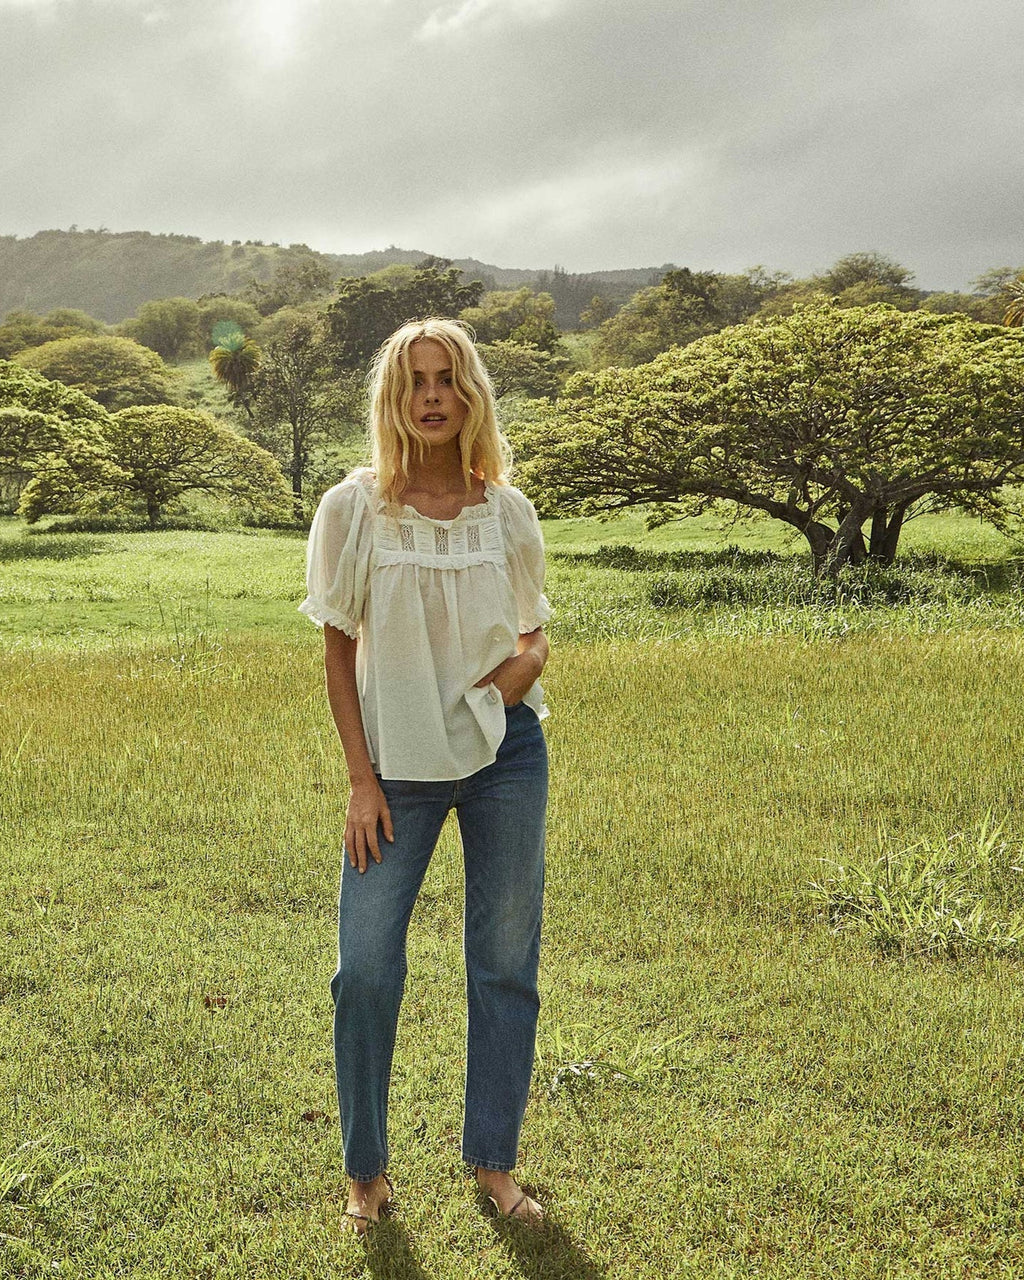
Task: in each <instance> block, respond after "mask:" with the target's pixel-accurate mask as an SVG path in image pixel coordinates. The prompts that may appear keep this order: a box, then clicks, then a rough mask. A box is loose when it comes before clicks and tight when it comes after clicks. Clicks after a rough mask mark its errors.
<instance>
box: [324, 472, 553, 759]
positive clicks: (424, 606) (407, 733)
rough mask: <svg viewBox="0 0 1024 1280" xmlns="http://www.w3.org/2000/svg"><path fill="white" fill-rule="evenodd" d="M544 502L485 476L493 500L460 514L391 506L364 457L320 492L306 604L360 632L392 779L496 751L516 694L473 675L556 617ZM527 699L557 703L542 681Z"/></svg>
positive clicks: (370, 718) (378, 755) (372, 730)
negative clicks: (391, 510) (509, 699)
mask: <svg viewBox="0 0 1024 1280" xmlns="http://www.w3.org/2000/svg"><path fill="white" fill-rule="evenodd" d="M543 587H544V543H543V539H542V536H541V531H540V522H539V520H538V519H537V512H536V511H535V510H534V506H533V503H532V502H531V501H530V500H529V498H527V497H526V495H525V494H523V493H522V492H520V490H519V489H516V488H513V487H512V486H511V485H497V484H492V483H491V482H490V481H486V482H485V500H484V501H483V502H481V503H478V504H476V505H474V506H469V507H464V508H463V509H462V511H460V512H459V514H458V515H457V516H456V517H455V518H454V519H453V520H433V519H431V518H430V517H429V516H424V515H421V514H420V513H419V512H418V511H417V510H416V509H415V508H414V507H411V506H403V507H402V509H401V515H400V516H399V517H395V516H390V515H387V514H385V512H384V504H383V501H382V500H381V499H380V498H379V496H378V494H377V490H376V478H375V476H374V474H373V472H372V471H371V470H370V469H369V468H368V467H360V468H358V469H357V470H355V471H353V472H351V474H350V475H348V476H346V478H345V479H344V480H343V481H342V482H341V483H340V484H336V485H334V487H333V488H331V489H328V490H327V492H326V493H325V494H324V495H323V497H322V498H321V500H320V505H319V506H318V507H317V510H316V515H315V516H314V517H313V523H312V526H311V528H310V531H309V542H308V545H307V548H306V588H307V591H308V593H309V594H308V595H307V597H306V599H305V600H304V601H303V602H302V604H300V605H299V610H300V611H301V612H302V613H304V614H306V615H307V616H308V617H309V618H311V619H312V621H313V622H315V623H316V624H317V625H318V626H320V627H322V626H323V625H324V623H329V624H330V625H331V626H332V627H338V628H340V629H341V630H342V631H344V632H345V634H346V635H348V636H351V637H352V638H353V639H355V640H358V644H357V647H356V685H357V688H358V690H359V703H360V709H361V710H362V715H363V728H364V730H365V735H366V745H367V749H368V750H369V753H370V760H371V761H372V762H373V766H374V770H375V771H376V772H377V773H378V774H379V775H380V776H381V777H382V778H404V779H407V780H411V781H419V782H441V781H448V780H450V779H455V778H465V777H468V776H469V775H470V774H471V773H475V772H476V771H477V770H478V769H482V768H484V766H485V765H489V764H493V763H494V760H495V759H496V757H497V752H498V747H499V746H500V745H501V742H502V740H503V738H504V736H505V704H504V701H503V699H502V696H501V691H500V689H498V687H497V686H496V685H495V684H494V683H493V682H492V683H490V684H487V685H483V686H481V687H480V688H476V687H475V685H476V682H477V681H478V680H479V679H481V677H483V676H485V675H486V674H487V672H488V671H491V670H493V668H494V667H496V666H497V665H498V664H499V663H500V662H503V661H504V659H505V658H507V657H509V656H510V655H512V654H514V653H516V652H517V648H518V646H517V639H518V637H519V635H520V633H524V632H527V631H534V630H536V628H537V627H539V626H540V625H541V624H542V623H544V622H546V621H547V620H548V618H550V617H551V606H550V604H549V603H548V600H547V597H546V596H545V595H544V593H543ZM523 701H524V702H525V703H526V704H527V705H528V706H530V707H532V708H533V709H534V711H535V712H536V713H537V716H538V717H539V719H541V720H543V719H545V718H546V717H547V716H548V715H549V714H550V713H549V709H548V707H547V705H546V704H545V702H544V690H543V689H542V688H541V685H540V682H539V681H534V683H533V684H532V685H531V686H530V688H529V689H528V690H527V692H526V694H525V696H524V697H523Z"/></svg>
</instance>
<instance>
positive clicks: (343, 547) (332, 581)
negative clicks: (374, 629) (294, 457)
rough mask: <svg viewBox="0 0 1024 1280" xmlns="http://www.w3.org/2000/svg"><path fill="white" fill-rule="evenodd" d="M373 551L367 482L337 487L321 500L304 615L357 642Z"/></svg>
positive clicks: (312, 528)
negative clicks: (365, 483) (363, 484)
mask: <svg viewBox="0 0 1024 1280" xmlns="http://www.w3.org/2000/svg"><path fill="white" fill-rule="evenodd" d="M372 550H373V513H372V512H371V510H370V506H369V503H368V501H367V499H366V495H365V494H364V492H363V487H362V484H361V483H359V481H358V480H356V479H354V478H349V479H346V480H343V481H342V482H341V484H336V485H335V486H334V487H333V488H331V489H328V490H327V492H326V493H325V494H324V495H323V497H322V498H321V499H320V503H319V506H318V507H317V509H316V514H315V515H314V516H313V523H312V525H311V526H310V530H309V541H308V543H307V544H306V598H305V600H303V602H302V604H300V605H299V606H298V608H299V612H300V613H304V614H305V615H306V617H308V618H309V619H311V621H313V622H315V623H316V625H317V626H318V627H323V626H324V625H325V624H327V625H330V626H332V627H337V628H338V630H339V631H344V632H345V634H346V635H347V636H349V637H351V638H352V639H353V640H354V639H356V638H357V636H358V633H359V624H360V622H361V621H362V617H363V613H364V611H365V607H366V597H367V592H368V586H369V576H370V567H371V566H370V562H371V559H372Z"/></svg>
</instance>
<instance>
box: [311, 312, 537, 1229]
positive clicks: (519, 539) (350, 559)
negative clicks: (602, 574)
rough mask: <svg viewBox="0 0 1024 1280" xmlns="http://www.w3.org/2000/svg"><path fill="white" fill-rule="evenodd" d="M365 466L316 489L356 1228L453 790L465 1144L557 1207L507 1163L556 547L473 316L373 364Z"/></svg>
mask: <svg viewBox="0 0 1024 1280" xmlns="http://www.w3.org/2000/svg"><path fill="white" fill-rule="evenodd" d="M370 426H371V447H372V465H371V466H367V467H360V468H357V469H356V470H355V471H353V472H352V473H351V474H350V475H349V476H348V477H346V479H345V480H343V481H342V482H341V483H340V484H337V485H335V486H334V487H333V488H331V489H328V491H327V492H326V493H325V494H324V495H323V498H322V499H321V501H320V505H319V507H318V508H317V512H316V515H315V517H314V519H313V524H312V527H311V529H310V535H309V544H308V548H307V573H306V584H307V590H308V596H307V598H306V599H305V601H304V602H303V603H302V604H301V605H300V606H299V608H300V609H301V611H302V612H303V613H305V614H307V615H308V616H309V617H310V618H311V619H312V620H313V621H314V622H315V623H317V624H318V625H320V626H322V627H323V630H324V645H325V666H326V682H327V695H328V700H329V702H330V708H331V713H332V715H333V717H334V722H335V724H336V726H337V729H338V734H339V736H340V738H341V744H342V748H343V750H344V754H345V761H346V765H347V768H348V774H349V779H350V784H351V792H350V798H349V802H348V812H347V815H346V819H345V840H344V861H343V863H342V875H341V892H340V895H339V909H338V915H339V922H338V968H337V972H336V973H335V975H334V978H333V980H332V983H331V992H332V995H333V998H334V1049H335V1069H336V1078H337V1088H338V1105H339V1112H340V1120H341V1129H342V1139H343V1146H344V1154H345V1169H346V1172H347V1174H348V1176H349V1178H350V1179H351V1184H350V1188H349V1201H348V1209H347V1211H346V1212H347V1214H348V1217H349V1221H350V1225H351V1226H352V1228H353V1229H354V1230H355V1231H356V1232H357V1233H359V1234H363V1233H365V1231H367V1230H368V1229H369V1228H370V1226H371V1225H372V1224H373V1223H375V1222H377V1221H378V1219H379V1215H380V1212H381V1210H382V1209H385V1208H387V1207H389V1206H390V1205H391V1203H392V1201H393V1197H394V1188H393V1186H392V1184H391V1181H390V1179H389V1177H388V1174H387V1165H388V1159H389V1152H388V1140H387V1105H388V1085H389V1081H390V1075H391V1064H392V1057H393V1052H394V1044H395V1034H396V1027H397V1022H398V1014H399V1006H400V1004H401V1000H402V993H403V989H404V984H405V977H406V972H407V969H406V954H405V939H406V932H407V929H408V926H409V919H410V916H411V914H412V910H413V906H414V905H415V902H416V897H417V894H418V893H419V889H420V885H421V884H422V881H423V876H424V873H425V871H426V869H427V864H428V863H429V861H430V857H431V854H432V853H433V850H434V847H435V845H436V843H437V839H438V836H439V834H440V830H441V826H442V824H443V823H444V820H445V817H446V815H447V813H448V811H449V810H450V809H454V810H455V813H456V817H457V820H458V824H459V831H460V835H461V840H462V849H463V861H464V865H465V877H466V899H465V918H464V938H463V941H464V950H465V961H466V989H467V996H468V1010H467V1033H466V1080H465V1112H464V1124H463V1132H462V1158H463V1160H464V1161H465V1162H466V1163H467V1164H468V1165H469V1166H470V1167H471V1168H472V1169H473V1170H474V1173H475V1178H476V1181H477V1185H478V1186H479V1187H480V1188H481V1190H482V1192H483V1193H484V1194H486V1196H487V1198H488V1199H489V1200H490V1202H491V1203H492V1204H493V1206H494V1209H495V1211H496V1212H497V1213H499V1214H504V1215H508V1216H512V1217H515V1218H518V1219H524V1220H528V1221H533V1222H538V1221H540V1220H541V1219H542V1217H543V1210H542V1208H541V1206H540V1205H539V1204H538V1203H537V1201H536V1200H534V1199H532V1198H531V1197H530V1196H528V1195H527V1194H526V1193H525V1192H524V1191H523V1190H522V1188H521V1187H520V1186H519V1184H518V1183H517V1181H516V1180H515V1178H513V1176H512V1170H513V1168H514V1166H515V1164H516V1158H517V1154H518V1144H519V1133H520V1128H521V1125H522V1120H523V1114H524V1110H525V1107H526V1099H527V1094H528V1091H529V1086H530V1076H531V1073H532V1069H533V1060H534V1045H535V1038H536V1028H537V1015H538V1010H539V1007H540V1000H539V997H538V994H537V968H538V957H539V951H540V935H541V913H542V902H543V892H544V835H545V817H546V809H547V794H548V756H547V745H546V742H545V738H544V731H543V729H542V727H541V721H542V720H543V719H544V718H545V717H546V716H547V715H548V708H547V706H546V705H545V703H544V692H543V689H542V688H541V685H540V684H539V682H538V677H539V676H540V674H541V672H542V671H543V669H544V664H545V662H546V661H547V657H548V641H547V637H546V636H545V634H544V632H543V630H542V624H543V623H544V622H545V621H546V620H547V619H548V618H549V617H550V616H551V608H550V605H549V604H548V601H547V599H546V597H545V595H544V593H543V587H544V547H543V542H542V539H541V532H540V525H539V522H538V519H537V513H536V511H535V510H534V507H533V505H532V503H531V502H530V500H529V499H528V498H527V497H526V496H525V495H524V494H523V493H521V492H520V491H519V490H518V489H517V488H515V487H513V486H512V485H510V484H509V483H508V481H507V479H506V470H507V468H508V466H509V464H510V450H509V447H508V444H507V441H506V440H505V438H504V437H503V436H502V434H501V433H500V432H499V430H498V426H497V422H496V419H495V412H494V397H493V394H492V391H491V385H490V382H489V380H488V376H487V372H486V370H485V368H484V366H483V364H482V363H481V360H480V357H479V355H478V353H477V351H476V348H475V347H474V346H473V342H472V340H471V337H470V334H469V332H468V331H467V329H466V328H465V327H464V326H462V325H460V324H458V323H457V322H454V321H450V320H442V319H429V320H423V321H417V322H414V323H410V324H406V325H404V326H403V327H402V328H400V329H399V330H398V331H397V332H396V333H394V334H392V336H391V337H390V338H389V339H388V340H387V341H386V342H385V343H384V345H383V346H382V347H381V349H380V351H379V352H378V353H377V356H376V357H375V360H374V364H373V369H372V374H371V404H370Z"/></svg>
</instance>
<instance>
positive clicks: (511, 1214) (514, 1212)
mask: <svg viewBox="0 0 1024 1280" xmlns="http://www.w3.org/2000/svg"><path fill="white" fill-rule="evenodd" d="M525 1199H526V1193H525V1192H524V1193H523V1194H522V1195H521V1196H520V1197H519V1199H518V1200H517V1201H516V1202H515V1204H514V1205H513V1206H512V1208H511V1209H509V1211H508V1217H510V1218H514V1217H515V1216H516V1210H517V1209H518V1208H519V1206H520V1205H521V1204H522V1203H523V1201H524V1200H525Z"/></svg>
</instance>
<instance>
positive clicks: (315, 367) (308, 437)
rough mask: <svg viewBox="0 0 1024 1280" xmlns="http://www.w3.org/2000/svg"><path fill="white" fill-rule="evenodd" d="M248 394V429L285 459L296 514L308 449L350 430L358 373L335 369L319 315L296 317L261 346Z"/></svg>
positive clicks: (358, 399)
mask: <svg viewBox="0 0 1024 1280" xmlns="http://www.w3.org/2000/svg"><path fill="white" fill-rule="evenodd" d="M252 397H253V401H254V404H255V409H254V414H253V424H252V428H251V431H250V434H251V435H252V437H253V439H255V440H257V441H258V442H259V443H260V444H261V445H263V447H264V448H266V449H268V450H269V451H270V452H271V453H273V454H274V455H275V456H276V457H277V458H278V459H279V460H282V461H283V462H284V464H285V468H286V470H287V472H288V474H289V475H290V477H291V487H292V493H293V495H294V498H295V506H296V510H297V514H298V512H299V510H300V509H301V499H302V490H303V479H304V476H305V473H306V469H307V467H308V465H309V461H310V455H311V451H312V450H313V448H314V447H315V446H316V445H318V444H322V443H324V442H325V441H326V440H327V439H329V438H331V437H332V436H333V437H334V438H339V437H341V438H343V437H344V436H346V435H348V434H351V431H352V424H353V422H354V421H355V420H356V419H357V417H358V415H359V410H360V407H361V383H360V380H359V377H358V375H350V376H348V377H345V376H344V375H342V376H340V377H339V375H337V374H336V373H335V372H334V369H333V351H332V349H331V346H330V342H329V338H328V335H327V333H326V328H325V325H324V322H323V317H322V316H315V317H309V316H302V315H298V316H296V317H295V318H294V319H293V321H292V323H291V324H290V325H289V326H288V327H287V328H286V329H285V330H284V331H283V332H282V333H280V334H279V336H278V337H276V338H273V339H272V340H271V341H270V342H269V343H268V344H267V345H266V346H265V347H264V349H263V353H262V356H261V359H260V362H259V366H258V368H257V370H256V372H255V374H254V377H253V381H252Z"/></svg>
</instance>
